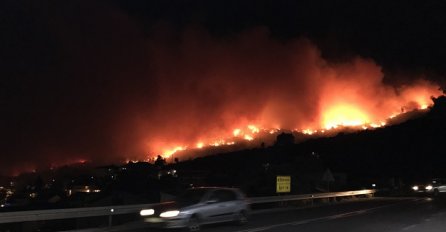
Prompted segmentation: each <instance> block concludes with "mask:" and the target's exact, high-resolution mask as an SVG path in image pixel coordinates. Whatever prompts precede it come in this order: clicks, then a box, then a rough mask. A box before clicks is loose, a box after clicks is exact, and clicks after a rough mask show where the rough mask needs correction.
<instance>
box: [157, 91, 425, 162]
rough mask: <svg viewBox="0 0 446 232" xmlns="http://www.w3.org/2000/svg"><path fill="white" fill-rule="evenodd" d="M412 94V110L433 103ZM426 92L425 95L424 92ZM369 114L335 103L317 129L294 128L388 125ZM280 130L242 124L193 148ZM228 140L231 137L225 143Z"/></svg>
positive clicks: (323, 129) (176, 148)
mask: <svg viewBox="0 0 446 232" xmlns="http://www.w3.org/2000/svg"><path fill="white" fill-rule="evenodd" d="M412 94H414V96H416V97H415V98H414V99H413V101H411V102H412V103H415V104H416V105H417V107H416V108H412V109H411V110H426V109H428V107H430V106H432V104H433V103H432V100H430V102H428V101H427V99H428V97H427V95H426V96H422V95H421V94H420V93H419V92H417V93H416V94H415V92H413V93H412ZM425 94H428V93H427V92H425ZM404 111H405V110H404V108H403V110H401V112H398V113H393V114H390V115H389V116H388V117H386V120H387V119H393V118H395V117H398V115H400V114H402V113H404ZM372 118H373V117H371V116H369V115H368V114H367V112H366V111H364V110H362V108H361V106H360V105H353V104H347V103H345V104H342V103H341V104H337V105H333V106H332V107H328V108H327V109H326V110H325V111H324V112H322V117H321V121H320V123H319V129H309V128H307V129H301V130H299V129H296V131H297V132H300V133H302V134H306V135H313V134H317V133H320V134H324V133H325V132H326V131H330V130H333V129H337V128H339V127H349V128H356V129H362V130H367V129H371V128H373V129H375V128H380V127H384V126H386V125H387V123H386V122H385V121H372ZM280 130H281V129H279V128H274V129H265V128H263V127H262V126H260V125H254V124H251V123H249V124H248V125H246V126H245V127H241V128H235V129H233V130H232V136H226V137H225V138H224V139H223V138H220V139H216V140H213V141H211V142H208V143H205V142H202V141H200V142H197V143H196V146H195V148H197V149H202V148H206V147H212V146H213V147H219V146H225V145H226V146H230V145H234V144H236V142H234V141H233V140H235V139H244V140H246V141H252V140H254V139H256V135H257V134H259V133H260V132H265V133H268V134H277V133H278V132H279V131H280ZM228 140H231V141H229V142H228ZM188 147H189V146H187V145H180V146H174V147H173V148H169V149H164V152H163V153H162V154H163V155H162V157H164V158H169V157H171V156H172V155H173V154H174V153H176V152H178V151H184V150H187V149H188Z"/></svg>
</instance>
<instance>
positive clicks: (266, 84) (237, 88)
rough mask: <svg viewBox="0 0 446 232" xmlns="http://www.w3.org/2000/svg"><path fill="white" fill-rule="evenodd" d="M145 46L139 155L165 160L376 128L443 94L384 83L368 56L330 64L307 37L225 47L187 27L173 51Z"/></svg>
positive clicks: (243, 39) (247, 39)
mask: <svg viewBox="0 0 446 232" xmlns="http://www.w3.org/2000/svg"><path fill="white" fill-rule="evenodd" d="M252 38H256V39H255V40H252ZM152 42H153V44H156V45H157V46H151V54H152V58H153V61H154V63H153V68H154V70H156V71H155V72H154V73H153V75H154V77H156V84H157V87H158V89H157V94H158V95H157V97H156V103H155V104H154V105H153V108H152V109H151V111H150V112H151V115H148V116H147V117H142V118H140V120H139V121H138V122H137V124H136V125H135V126H137V128H138V130H139V131H140V137H139V141H140V144H139V146H140V147H139V149H141V150H145V151H149V153H150V154H153V155H156V154H162V155H163V156H164V157H169V156H170V155H171V154H173V153H175V152H178V151H182V150H186V149H197V148H198V149H200V148H203V147H210V146H221V145H233V144H235V143H238V142H240V141H243V140H248V141H250V140H253V139H255V138H256V137H258V135H259V133H260V134H265V133H271V134H275V133H276V132H277V131H280V130H290V131H291V130H294V131H299V132H301V133H304V134H313V133H325V131H329V130H332V129H336V128H339V127H350V128H352V127H353V128H358V129H368V128H376V127H382V126H384V125H386V123H387V122H388V120H389V119H391V118H394V117H396V116H398V115H399V114H401V113H405V112H408V111H412V110H417V109H426V108H428V107H429V106H430V105H432V104H433V102H432V99H431V97H438V96H440V95H441V94H442V92H441V90H440V89H439V86H437V85H435V84H434V83H431V82H429V81H426V80H423V78H422V77H420V78H419V79H418V80H414V81H411V82H410V83H406V84H405V85H402V86H393V85H390V84H386V83H385V78H388V77H385V75H384V73H383V72H382V70H381V67H380V66H378V65H377V64H376V63H375V62H373V61H372V60H370V59H364V58H360V57H356V58H353V59H352V60H350V61H347V62H342V63H340V62H337V63H333V62H330V61H327V60H325V59H323V58H322V57H321V55H320V51H319V50H318V48H317V47H316V46H315V45H314V44H312V43H311V42H310V41H308V40H305V39H301V40H297V41H294V42H291V43H289V44H283V43H279V42H276V41H273V40H270V39H269V38H268V34H267V33H266V32H265V31H262V30H256V31H253V32H249V33H245V34H243V35H240V36H239V37H237V38H236V39H233V40H229V41H216V40H213V39H211V38H210V37H209V36H206V35H205V34H202V33H199V32H196V31H189V32H187V33H185V34H184V35H183V37H182V40H181V42H180V45H179V46H176V47H175V49H173V48H172V44H169V43H168V42H164V41H159V40H156V39H155V40H154V41H152Z"/></svg>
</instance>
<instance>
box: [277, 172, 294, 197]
mask: <svg viewBox="0 0 446 232" xmlns="http://www.w3.org/2000/svg"><path fill="white" fill-rule="evenodd" d="M276 183H277V185H276V192H277V193H289V192H290V191H291V176H277V178H276Z"/></svg>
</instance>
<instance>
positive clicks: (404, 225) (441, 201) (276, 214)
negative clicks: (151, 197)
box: [110, 197, 446, 232]
mask: <svg viewBox="0 0 446 232" xmlns="http://www.w3.org/2000/svg"><path fill="white" fill-rule="evenodd" d="M110 231H135V232H136V231H138V232H139V231H159V230H154V229H151V228H144V225H141V224H140V223H139V222H135V223H130V224H127V225H122V226H118V227H115V228H114V229H113V230H110ZM202 231H208V232H227V231H234V232H260V231H265V232H287V231H290V232H291V231H299V232H307V231H308V232H309V231H318V232H323V231H327V232H328V231H330V232H332V231H367V232H368V231H376V232H384V231H389V232H390V231H392V232H397V231H404V232H411V231H423V232H431V231H438V232H440V231H446V198H436V199H433V198H428V197H417V198H374V199H372V200H356V201H348V202H341V203H336V204H330V205H324V206H317V207H311V208H291V207H289V208H282V209H272V210H261V211H255V212H253V214H252V215H251V217H250V221H249V223H248V224H247V225H244V226H237V225H232V224H220V225H210V226H206V227H204V228H202Z"/></svg>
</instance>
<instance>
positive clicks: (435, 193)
mask: <svg viewBox="0 0 446 232" xmlns="http://www.w3.org/2000/svg"><path fill="white" fill-rule="evenodd" d="M438 194H439V192H438V189H435V190H434V196H436V197H437V196H438Z"/></svg>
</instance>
